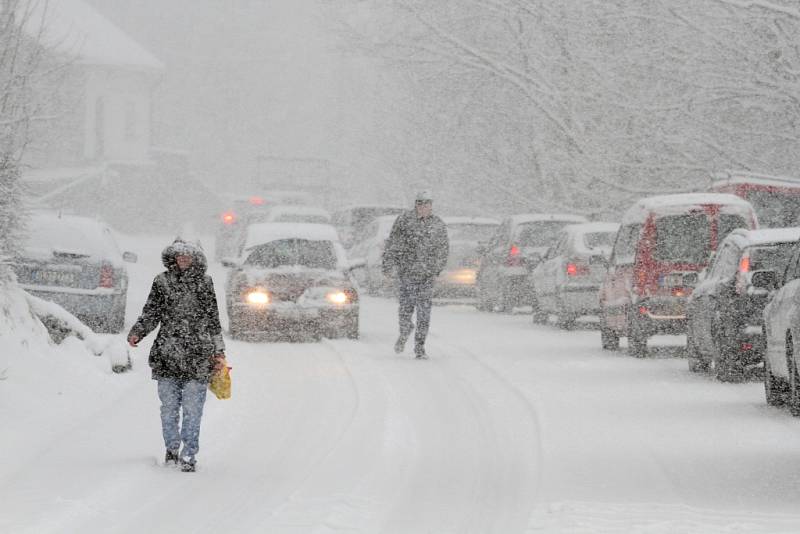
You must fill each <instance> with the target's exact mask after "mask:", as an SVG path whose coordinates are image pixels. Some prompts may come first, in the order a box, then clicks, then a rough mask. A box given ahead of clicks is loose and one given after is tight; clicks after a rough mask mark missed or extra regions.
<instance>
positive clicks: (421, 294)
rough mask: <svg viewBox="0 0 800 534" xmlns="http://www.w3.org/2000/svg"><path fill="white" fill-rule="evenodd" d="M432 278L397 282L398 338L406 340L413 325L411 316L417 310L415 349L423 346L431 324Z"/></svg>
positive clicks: (405, 279) (407, 279) (408, 279)
mask: <svg viewBox="0 0 800 534" xmlns="http://www.w3.org/2000/svg"><path fill="white" fill-rule="evenodd" d="M433 284H434V279H433V278H423V279H414V278H401V279H400V280H399V282H398V300H399V301H400V336H401V337H402V338H403V339H408V336H409V334H411V330H412V329H413V328H414V323H412V322H411V316H412V315H413V313H414V310H415V309H416V310H417V331H416V332H415V334H414V345H415V349H416V348H422V347H424V346H425V338H426V337H428V327H429V326H430V323H431V301H432V299H433Z"/></svg>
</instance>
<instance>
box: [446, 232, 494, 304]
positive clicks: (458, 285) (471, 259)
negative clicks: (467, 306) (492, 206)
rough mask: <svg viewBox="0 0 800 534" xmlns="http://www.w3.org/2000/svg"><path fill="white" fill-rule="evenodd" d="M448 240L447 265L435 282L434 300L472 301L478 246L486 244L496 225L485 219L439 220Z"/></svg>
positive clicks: (478, 261)
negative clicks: (443, 225)
mask: <svg viewBox="0 0 800 534" xmlns="http://www.w3.org/2000/svg"><path fill="white" fill-rule="evenodd" d="M442 220H443V221H444V224H445V225H446V226H447V235H448V239H449V240H450V254H449V255H448V258H447V265H446V266H445V268H444V271H442V274H441V275H439V278H438V279H437V280H436V286H435V289H434V296H436V297H439V298H457V297H475V281H476V280H477V277H478V265H480V254H479V253H478V248H479V245H480V243H481V242H486V241H488V240H489V239H490V238H491V237H492V235H493V234H494V232H495V231H496V230H497V227H498V226H500V221H498V220H497V219H491V218H488V217H443V218H442Z"/></svg>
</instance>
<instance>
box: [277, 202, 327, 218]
mask: <svg viewBox="0 0 800 534" xmlns="http://www.w3.org/2000/svg"><path fill="white" fill-rule="evenodd" d="M286 215H295V216H299V217H315V218H321V219H325V220H326V221H328V222H330V220H331V214H330V212H329V211H328V210H325V209H322V208H316V207H313V206H292V205H288V206H287V205H280V206H274V207H273V208H272V209H270V211H269V216H268V219H269V221H275V222H277V221H278V219H280V218H281V217H283V216H286Z"/></svg>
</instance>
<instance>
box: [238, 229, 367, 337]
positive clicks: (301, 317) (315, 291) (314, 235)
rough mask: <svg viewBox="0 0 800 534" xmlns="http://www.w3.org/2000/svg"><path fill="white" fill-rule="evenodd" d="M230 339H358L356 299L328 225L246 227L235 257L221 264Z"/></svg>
mask: <svg viewBox="0 0 800 534" xmlns="http://www.w3.org/2000/svg"><path fill="white" fill-rule="evenodd" d="M223 265H225V266H226V267H229V268H230V269H231V270H230V272H229V274H228V279H227V283H226V285H225V301H226V305H227V310H228V320H229V330H230V333H231V336H233V337H243V336H247V335H252V334H276V335H289V336H292V337H295V336H296V337H311V338H313V339H319V338H320V337H321V336H326V337H348V338H351V339H356V338H358V334H359V330H358V329H359V326H358V325H359V317H358V314H359V298H358V291H357V288H356V286H355V283H354V281H353V280H352V278H351V275H350V271H351V265H350V264H349V263H348V261H347V258H346V256H345V251H344V247H342V245H341V243H339V237H338V235H337V233H336V229H335V228H334V227H333V226H330V225H325V224H309V223H259V224H253V225H251V226H250V227H248V229H247V237H246V239H245V245H244V248H243V250H242V254H241V256H240V257H239V258H238V259H237V260H235V261H233V260H225V261H224V262H223Z"/></svg>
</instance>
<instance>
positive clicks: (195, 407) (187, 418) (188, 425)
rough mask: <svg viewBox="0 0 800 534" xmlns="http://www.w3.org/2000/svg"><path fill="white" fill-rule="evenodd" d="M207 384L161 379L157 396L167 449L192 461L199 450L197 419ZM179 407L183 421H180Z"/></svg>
mask: <svg viewBox="0 0 800 534" xmlns="http://www.w3.org/2000/svg"><path fill="white" fill-rule="evenodd" d="M207 389H208V384H206V383H205V382H198V381H197V380H182V379H178V378H161V379H159V380H158V398H159V399H161V431H162V433H163V434H164V445H166V447H167V450H170V451H178V449H180V447H181V442H183V450H181V451H180V454H181V458H186V459H190V460H194V456H195V454H197V451H198V450H200V419H201V418H202V417H203V405H204V404H205V402H206V390H207ZM181 408H183V424H182V425H181V424H180V419H181Z"/></svg>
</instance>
